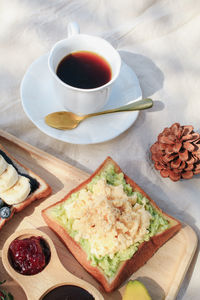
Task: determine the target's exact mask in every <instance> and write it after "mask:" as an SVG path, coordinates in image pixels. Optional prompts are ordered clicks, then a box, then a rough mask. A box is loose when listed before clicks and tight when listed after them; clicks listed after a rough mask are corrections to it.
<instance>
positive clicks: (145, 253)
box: [42, 156, 181, 292]
mask: <svg viewBox="0 0 200 300" xmlns="http://www.w3.org/2000/svg"><path fill="white" fill-rule="evenodd" d="M110 163H112V164H113V165H114V166H115V171H116V172H117V173H120V172H122V170H121V169H120V167H119V166H118V165H117V164H116V162H114V161H113V160H112V158H111V157H109V156H108V157H107V158H106V160H105V161H104V162H103V163H102V164H101V165H100V166H99V167H98V168H97V170H96V171H95V172H94V173H93V174H92V175H91V176H90V177H89V178H88V179H87V180H85V181H84V182H82V183H81V184H80V185H79V186H77V187H76V188H74V189H73V190H71V191H70V192H69V193H68V194H67V195H66V196H65V197H64V198H62V199H61V200H60V201H58V202H57V203H55V204H52V205H51V206H49V207H47V208H45V209H44V210H43V211H42V216H43V218H44V220H45V222H46V223H47V225H48V226H49V227H50V228H51V229H52V230H53V231H54V232H55V233H56V234H57V235H58V237H59V238H60V239H61V240H62V241H63V242H64V244H65V245H66V246H67V247H68V249H69V250H70V252H71V253H72V254H73V255H74V257H75V258H76V259H77V260H78V262H79V263H80V264H81V265H82V266H83V267H84V268H85V269H86V270H87V271H88V272H89V273H90V274H91V275H92V276H93V277H95V278H96V279H97V280H98V281H99V282H100V283H101V284H102V285H103V287H104V289H105V291H106V292H112V291H113V290H114V289H116V288H117V287H118V286H120V285H121V284H122V282H124V281H125V280H126V279H127V278H128V277H129V276H130V275H131V274H133V273H134V272H136V271H137V270H138V269H139V268H140V267H141V266H143V265H144V264H145V263H146V262H147V260H149V259H150V258H151V257H152V256H153V254H154V253H155V252H156V251H157V250H158V249H159V248H160V247H161V246H162V245H163V244H164V243H165V242H166V241H167V240H168V239H170V238H171V237H172V236H173V235H174V234H175V233H176V232H177V231H179V230H180V228H181V223H180V222H179V221H178V220H176V219H175V218H173V217H171V216H169V215H168V214H166V213H164V212H163V211H162V210H161V209H160V208H159V207H158V206H157V204H156V203H155V202H154V201H153V200H152V199H151V198H150V197H149V196H148V195H147V194H146V193H145V192H144V191H143V190H142V189H141V188H140V187H139V186H138V185H137V184H136V183H135V182H134V181H133V180H132V179H131V178H129V177H128V176H127V175H126V174H124V178H125V180H126V182H127V183H129V184H130V185H131V186H132V188H133V190H136V191H138V192H140V193H141V194H142V195H143V196H145V197H146V198H147V199H149V201H150V203H151V204H152V205H153V206H154V207H155V208H156V209H157V210H158V211H159V212H160V213H161V214H162V215H163V216H164V217H165V218H166V219H168V220H170V222H171V227H170V228H168V229H167V230H165V231H164V232H162V233H160V234H157V235H155V236H153V237H152V238H151V239H150V240H149V241H147V242H143V243H141V244H140V245H139V247H138V250H137V251H136V253H135V254H134V255H133V256H132V258H130V259H128V260H126V261H125V262H123V263H121V265H120V267H119V269H118V271H117V274H116V276H115V277H114V278H112V281H110V280H109V279H108V278H107V277H105V275H104V274H103V272H102V271H101V269H100V268H98V267H94V266H92V265H91V263H90V261H89V260H88V259H87V254H86V253H85V252H84V251H83V249H82V248H81V246H80V245H79V244H78V243H77V242H75V240H74V239H73V238H72V237H71V236H70V235H69V234H68V233H67V231H66V230H65V229H64V228H63V227H62V226H61V225H60V224H58V223H57V222H55V221H54V220H53V219H52V218H51V217H50V216H49V215H48V210H49V209H50V208H51V207H53V206H55V205H57V204H59V203H61V202H63V201H66V200H67V199H68V198H69V197H70V196H71V194H73V193H75V192H77V191H78V190H80V189H82V188H84V187H85V186H86V185H87V184H88V183H89V182H90V181H91V180H92V178H93V177H94V176H96V175H98V174H99V173H100V172H102V170H103V169H104V168H106V166H107V165H108V164H110Z"/></svg>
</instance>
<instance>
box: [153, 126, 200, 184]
mask: <svg viewBox="0 0 200 300" xmlns="http://www.w3.org/2000/svg"><path fill="white" fill-rule="evenodd" d="M193 129H194V128H193V126H191V125H188V126H180V124H179V123H174V124H173V125H172V126H171V127H170V128H165V129H164V130H163V132H161V133H160V134H159V135H158V140H157V142H156V143H155V144H153V145H152V146H151V148H150V151H151V153H152V160H153V161H154V166H155V168H156V169H157V170H159V171H160V174H161V176H162V177H169V178H170V179H172V180H173V181H178V180H179V179H181V178H184V179H190V178H192V176H193V175H194V174H199V173H200V135H199V134H198V133H196V132H194V131H193Z"/></svg>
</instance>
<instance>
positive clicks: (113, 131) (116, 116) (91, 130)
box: [20, 53, 142, 144]
mask: <svg viewBox="0 0 200 300" xmlns="http://www.w3.org/2000/svg"><path fill="white" fill-rule="evenodd" d="M20 93H21V101H22V106H23V109H24V111H25V113H26V114H27V116H28V118H29V119H30V120H31V121H32V122H33V123H34V124H35V125H36V126H37V127H38V128H39V129H40V130H41V131H42V132H44V133H45V134H47V135H49V136H51V137H53V138H55V139H58V140H61V141H64V142H68V143H72V144H95V143H101V142H105V141H108V140H111V139H113V138H115V137H117V136H118V135H120V134H121V133H122V132H124V131H125V130H127V129H128V128H129V127H130V126H131V125H132V124H133V123H134V122H135V120H136V119H137V116H138V114H139V112H138V111H132V112H120V113H113V114H107V115H102V116H97V117H92V118H88V119H86V120H85V121H84V122H82V123H81V124H80V125H79V126H78V127H77V128H75V129H72V130H58V129H55V128H52V127H49V126H48V125H46V123H45V121H44V117H45V116H46V115H47V114H49V113H52V112H56V111H62V110H65V109H64V107H63V105H62V103H61V102H59V99H58V97H57V95H56V94H55V92H54V89H53V87H52V78H51V74H50V71H49V69H48V53H47V54H45V55H42V56H41V57H40V58H38V59H37V60H36V61H34V62H33V63H32V64H31V66H30V67H29V69H28V70H27V72H26V73H25V75H24V78H23V80H22V83H21V88H20ZM141 98H142V91H141V88H140V84H139V80H138V78H137V76H136V74H135V73H134V71H133V70H132V69H131V68H130V67H129V66H128V65H127V64H125V63H124V62H123V61H122V66H121V71H120V74H119V77H118V79H117V80H116V82H115V83H114V84H113V88H112V91H111V94H110V97H109V100H108V102H107V104H106V105H105V106H104V107H103V108H102V110H106V109H110V108H114V107H119V106H122V105H125V104H128V103H131V102H133V101H136V100H139V99H141ZM72 101H73V99H72Z"/></svg>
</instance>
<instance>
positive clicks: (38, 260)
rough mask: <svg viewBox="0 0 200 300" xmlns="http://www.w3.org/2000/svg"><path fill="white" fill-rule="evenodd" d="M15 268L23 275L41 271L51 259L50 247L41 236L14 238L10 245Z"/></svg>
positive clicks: (12, 262) (10, 253)
mask: <svg viewBox="0 0 200 300" xmlns="http://www.w3.org/2000/svg"><path fill="white" fill-rule="evenodd" d="M9 255H10V260H11V264H12V266H13V268H14V269H15V270H16V271H17V272H19V273H20V274H23V275H34V274H37V273H39V272H41V271H42V270H43V269H44V268H45V266H46V265H47V264H48V262H49V260H50V249H49V247H48V245H47V243H46V242H45V240H44V239H43V238H42V237H40V236H36V237H35V236H32V237H30V238H25V239H23V240H19V239H16V240H14V241H13V242H12V243H11V244H10V247H9Z"/></svg>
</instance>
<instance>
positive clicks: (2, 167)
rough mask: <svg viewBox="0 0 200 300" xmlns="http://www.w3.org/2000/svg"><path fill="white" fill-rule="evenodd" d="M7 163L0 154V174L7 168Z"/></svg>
mask: <svg viewBox="0 0 200 300" xmlns="http://www.w3.org/2000/svg"><path fill="white" fill-rule="evenodd" d="M7 167H8V163H7V162H6V161H5V159H4V158H3V156H2V155H0V175H1V174H2V173H3V172H4V171H5V170H6V169H7Z"/></svg>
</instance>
